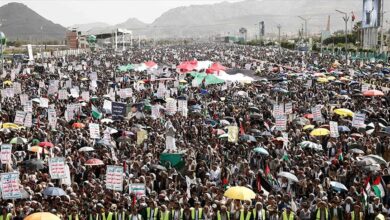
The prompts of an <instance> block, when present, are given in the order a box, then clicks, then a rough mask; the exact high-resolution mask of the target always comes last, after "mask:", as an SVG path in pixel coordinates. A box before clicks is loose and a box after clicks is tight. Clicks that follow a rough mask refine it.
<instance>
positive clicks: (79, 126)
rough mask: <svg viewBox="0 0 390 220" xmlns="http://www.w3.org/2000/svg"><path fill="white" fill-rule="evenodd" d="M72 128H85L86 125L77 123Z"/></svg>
mask: <svg viewBox="0 0 390 220" xmlns="http://www.w3.org/2000/svg"><path fill="white" fill-rule="evenodd" d="M72 127H73V128H85V124H83V123H79V122H76V123H73V125H72Z"/></svg>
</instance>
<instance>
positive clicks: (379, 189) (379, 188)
mask: <svg viewBox="0 0 390 220" xmlns="http://www.w3.org/2000/svg"><path fill="white" fill-rule="evenodd" d="M372 189H373V190H374V193H375V195H376V196H377V197H379V198H383V197H384V196H385V189H384V188H383V185H382V177H380V176H377V177H376V179H375V180H374V181H373V182H372Z"/></svg>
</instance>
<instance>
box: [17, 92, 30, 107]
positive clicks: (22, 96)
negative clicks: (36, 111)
mask: <svg viewBox="0 0 390 220" xmlns="http://www.w3.org/2000/svg"><path fill="white" fill-rule="evenodd" d="M19 98H20V104H22V105H25V104H26V102H27V101H28V95H27V94H24V93H23V94H20V95H19Z"/></svg>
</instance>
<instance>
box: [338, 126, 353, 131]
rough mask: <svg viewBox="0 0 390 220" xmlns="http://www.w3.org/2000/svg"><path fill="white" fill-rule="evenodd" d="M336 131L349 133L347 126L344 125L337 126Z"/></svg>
mask: <svg viewBox="0 0 390 220" xmlns="http://www.w3.org/2000/svg"><path fill="white" fill-rule="evenodd" d="M338 129H339V131H340V132H350V131H351V129H349V128H348V127H347V126H345V125H342V126H338Z"/></svg>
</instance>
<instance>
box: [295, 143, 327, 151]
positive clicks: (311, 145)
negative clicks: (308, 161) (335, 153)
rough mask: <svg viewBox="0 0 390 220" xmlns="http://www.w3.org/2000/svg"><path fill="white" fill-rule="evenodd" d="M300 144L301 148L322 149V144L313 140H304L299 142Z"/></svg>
mask: <svg viewBox="0 0 390 220" xmlns="http://www.w3.org/2000/svg"><path fill="white" fill-rule="evenodd" d="M299 146H300V147H301V148H309V149H313V150H322V146H321V144H316V143H313V142H311V141H303V142H301V143H299Z"/></svg>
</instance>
